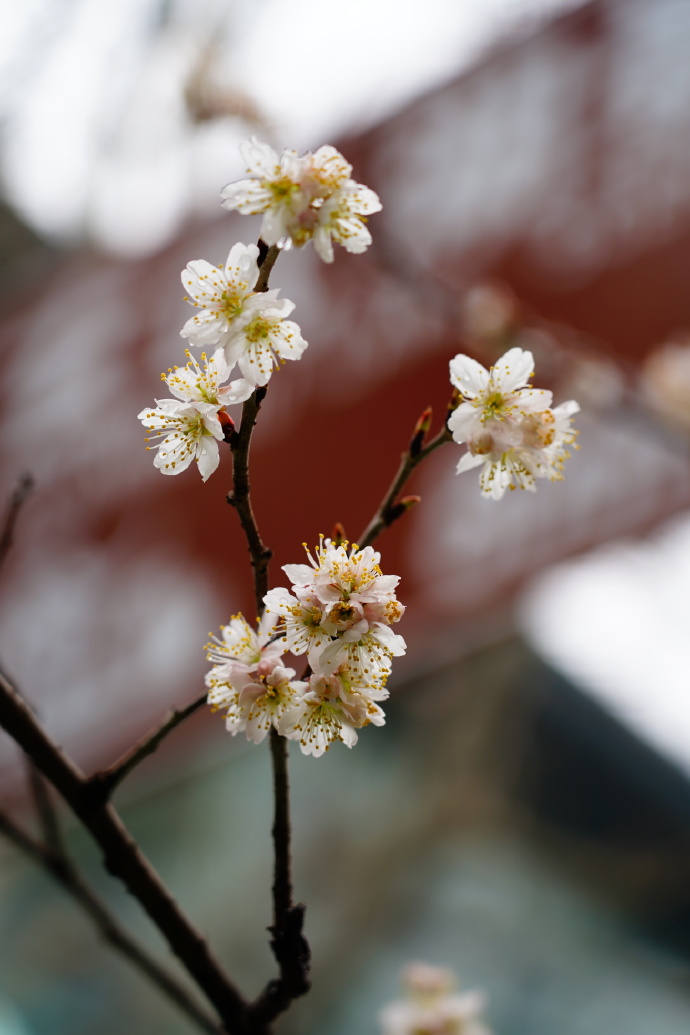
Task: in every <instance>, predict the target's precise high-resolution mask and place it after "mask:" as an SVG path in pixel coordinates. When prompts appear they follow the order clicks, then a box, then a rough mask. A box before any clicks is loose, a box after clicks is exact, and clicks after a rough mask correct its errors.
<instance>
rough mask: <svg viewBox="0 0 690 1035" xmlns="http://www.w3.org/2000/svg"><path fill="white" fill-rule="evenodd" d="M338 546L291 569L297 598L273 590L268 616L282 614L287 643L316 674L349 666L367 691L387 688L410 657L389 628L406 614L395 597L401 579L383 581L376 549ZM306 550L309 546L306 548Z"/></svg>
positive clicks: (327, 546)
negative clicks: (398, 664)
mask: <svg viewBox="0 0 690 1035" xmlns="http://www.w3.org/2000/svg"><path fill="white" fill-rule="evenodd" d="M347 546H348V544H346V543H341V544H340V545H336V544H335V543H333V542H332V541H331V540H330V539H323V538H322V539H321V541H320V543H319V546H318V547H317V549H316V550H315V556H313V555H312V554H311V553H310V552H309V550H308V549H307V557H308V558H309V561H310V564H286V565H285V566H284V568H283V571H284V572H285V574H286V575H287V576H288V578H289V579H290V581H291V582H292V584H293V585H292V589H293V592H292V593H289V592H288V590H286V589H283V588H278V589H272V590H269V592H268V593H267V594H266V596H265V597H264V602H265V604H266V608H267V610H269V611H271V612H273V613H275V614H278V615H279V616H280V620H281V623H280V624H281V629H282V631H283V634H284V642H285V644H286V647H287V649H288V650H290V651H292V653H293V654H304V653H305V652H307V653H308V655H309V662H310V664H311V665H312V668H315V669H316V668H317V665H318V666H319V667H320V669H321V670H322V671H323V672H324V673H334V672H335V671H336V670H337V669H338V668H339V667H340V666H341V665H345V666H346V667H347V668H348V669H349V670H350V672H351V673H352V676H353V679H354V680H355V681H356V682H357V683H359V684H361V685H363V686H378V685H383V684H385V681H386V679H387V677H388V675H389V674H390V670H391V659H392V658H393V657H396V656H399V655H401V654H404V653H405V641H404V639H403V638H402V636H398V635H396V634H395V633H393V632H392V630H391V629H390V626H391V625H392V624H393V623H395V622H397V621H399V620H400V618H401V617H402V615H403V613H404V611H405V608H404V606H403V605H402V604H400V603H399V601H398V600H397V599H396V596H395V588H396V586H397V584H398V581H399V578H398V576H397V575H383V574H382V572H381V569H380V567H379V561H380V554H379V553H377V552H376V551H375V550H374V549H372V547H371V546H367V547H365V548H364V549H363V550H360V549H359V547H357V546H356V545H353V546H352V548H351V550H350V552H349V553H348V549H347ZM305 549H306V546H305Z"/></svg>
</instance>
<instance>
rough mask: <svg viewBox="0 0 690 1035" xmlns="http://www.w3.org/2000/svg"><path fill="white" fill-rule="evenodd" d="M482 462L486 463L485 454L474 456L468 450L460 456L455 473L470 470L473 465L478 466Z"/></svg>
mask: <svg viewBox="0 0 690 1035" xmlns="http://www.w3.org/2000/svg"><path fill="white" fill-rule="evenodd" d="M483 463H486V457H485V456H474V454H473V453H470V452H469V451H468V452H467V453H465V455H464V456H463V457H461V458H460V460H459V462H458V466H457V467H456V468H455V473H456V474H462V473H463V471H471V470H472V469H473V468H475V467H480V466H481V465H482V464H483Z"/></svg>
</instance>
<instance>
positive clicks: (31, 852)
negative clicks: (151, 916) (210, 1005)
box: [0, 812, 222, 1035]
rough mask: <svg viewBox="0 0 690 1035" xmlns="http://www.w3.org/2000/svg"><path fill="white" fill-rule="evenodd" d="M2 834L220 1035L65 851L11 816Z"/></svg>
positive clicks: (205, 1027) (3, 821)
mask: <svg viewBox="0 0 690 1035" xmlns="http://www.w3.org/2000/svg"><path fill="white" fill-rule="evenodd" d="M0 833H3V834H4V835H5V836H6V837H7V838H8V839H9V840H10V841H12V843H13V844H14V845H16V846H17V848H19V849H21V851H23V852H24V853H25V854H26V855H28V856H30V857H31V858H32V859H33V860H34V861H35V862H36V863H38V864H39V866H42V867H43V869H44V870H47V871H48V872H49V873H50V874H51V876H52V877H54V878H55V880H56V881H57V882H58V883H59V884H61V885H62V887H63V888H64V889H65V891H66V892H67V893H68V894H69V895H71V896H72V898H73V899H74V900H75V902H78V903H79V905H80V906H81V907H82V909H83V910H84V911H85V912H86V913H87V914H88V916H89V917H90V918H91V919H92V920H93V922H94V923H95V925H96V927H97V928H98V930H99V931H100V933H101V935H102V936H103V938H104V939H105V941H106V942H108V943H109V944H110V945H111V946H112V947H113V948H114V949H116V950H117V952H119V953H120V954H121V955H122V956H124V957H125V958H126V959H128V960H129V961H130V963H132V964H133V966H135V967H136V968H138V969H139V970H140V971H143V972H144V973H145V974H146V975H147V977H149V978H150V979H151V981H152V982H153V983H154V984H155V985H157V986H158V988H159V989H160V990H161V991H162V992H163V993H164V994H165V995H166V996H167V997H168V998H169V999H171V1000H172V1001H173V1002H174V1003H175V1004H176V1005H177V1006H179V1008H180V1009H181V1010H183V1011H184V1013H186V1014H187V1016H188V1017H189V1018H190V1019H191V1020H193V1021H194V1022H195V1023H196V1024H197V1025H198V1027H199V1028H201V1030H202V1031H206V1032H209V1033H210V1035H221V1033H222V1028H221V1026H220V1022H219V1021H215V1020H214V1019H213V1017H211V1016H210V1014H207V1013H206V1011H205V1010H203V1009H202V1008H201V1007H200V1006H199V1005H198V1004H197V1003H195V1002H194V1000H193V999H192V998H191V997H190V996H189V995H188V993H187V991H186V990H185V989H184V988H183V987H182V985H181V984H180V983H179V982H178V981H177V980H176V978H175V977H173V975H172V974H170V973H169V972H168V971H167V970H165V968H164V967H161V966H160V964H159V963H157V962H156V960H154V959H153V957H152V956H150V955H149V954H148V953H147V952H146V951H145V950H144V949H142V948H141V946H139V945H137V943H136V942H135V941H134V939H133V938H132V937H131V936H130V935H129V934H128V933H127V932H126V931H125V929H124V928H123V927H122V926H121V925H120V924H119V923H118V921H117V920H116V918H115V917H114V916H113V915H112V913H111V912H110V911H109V909H108V908H107V907H106V906H105V905H104V903H103V902H101V900H100V899H99V898H98V896H97V895H96V894H95V892H94V891H93V890H92V889H91V888H90V887H89V886H88V884H86V882H85V881H84V880H83V878H82V877H81V875H80V874H79V872H78V871H77V869H76V868H75V866H74V864H73V863H72V861H71V860H70V859H69V858H68V856H67V855H66V853H65V852H64V850H63V851H60V852H56V851H54V850H53V848H52V847H51V846H50V845H44V844H41V843H40V842H39V841H37V840H35V839H34V838H33V837H31V836H30V835H29V834H27V833H25V831H23V830H21V829H20V828H19V827H18V826H17V825H16V824H15V823H13V822H12V820H11V819H10V818H9V816H7V815H5V814H4V813H2V812H0Z"/></svg>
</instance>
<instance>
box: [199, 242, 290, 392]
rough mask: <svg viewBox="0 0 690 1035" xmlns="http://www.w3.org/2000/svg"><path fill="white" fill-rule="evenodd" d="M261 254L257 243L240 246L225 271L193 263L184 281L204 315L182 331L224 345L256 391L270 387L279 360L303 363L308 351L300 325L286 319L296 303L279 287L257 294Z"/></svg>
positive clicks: (229, 358) (231, 362) (227, 355)
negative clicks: (283, 294)
mask: <svg viewBox="0 0 690 1035" xmlns="http://www.w3.org/2000/svg"><path fill="white" fill-rule="evenodd" d="M258 255H259V249H258V248H257V246H256V245H255V244H235V245H233V247H232V249H231V250H230V254H229V256H228V260H227V262H226V264H225V266H224V267H223V268H222V269H219V268H217V267H216V266H212V265H211V263H210V262H206V261H205V260H204V259H195V260H194V261H193V262H190V263H189V264H188V265H187V267H186V269H184V270H183V271H182V283H183V284H184V286H185V288H186V289H187V291H188V292H189V298H188V299H187V300H188V301H190V302H191V303H192V304H193V305H195V306H197V308H200V309H201V312H200V313H198V314H197V315H196V316H192V317H191V318H190V319H189V320H188V321H187V323H186V324H185V325H184V327H183V328H182V331H181V332H180V333H181V335H182V337H183V338H188V339H189V341H190V343H191V344H192V345H215V346H221V347H222V348H223V349H224V355H225V360H226V362H227V364H228V366H229V368H230V369H232V367H233V366H234V365H235V364H236V363H237V364H238V365H239V367H240V371H241V372H242V375H243V377H244V378H246V379H247V380H248V381H249V382H250V384H251V385H253V386H254V387H255V386H256V385H265V384H266V383H267V381H268V380H269V378H270V376H271V374H272V372H273V368H274V367H275V366H277V365H278V363H279V362H282V361H284V360H287V359H299V358H300V356H301V355H302V353H303V352H304V350H305V349H306V347H307V343H306V341H305V340H304V338H303V337H302V334H301V331H300V329H299V327H298V325H297V324H296V323H294V322H293V321H292V320H286V319H285V317H286V316H289V315H290V313H291V312H292V310H293V309H294V308H295V304H294V302H291V301H290V300H289V299H287V298H278V289H273V290H271V291H258V292H255V291H253V290H252V289H253V288H254V286H255V284H256V281H257V278H258V276H259V267H258V266H257V258H258ZM228 372H229V371H228Z"/></svg>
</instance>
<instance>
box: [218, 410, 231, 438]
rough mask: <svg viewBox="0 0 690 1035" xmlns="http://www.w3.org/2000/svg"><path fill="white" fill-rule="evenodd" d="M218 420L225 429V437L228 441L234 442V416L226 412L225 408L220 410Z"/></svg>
mask: <svg viewBox="0 0 690 1035" xmlns="http://www.w3.org/2000/svg"><path fill="white" fill-rule="evenodd" d="M218 420H219V422H220V426H221V428H222V429H223V438H224V439H225V441H226V442H232V439H233V436H234V434H235V422H234V420H233V419H232V417H231V416H230V415H229V414H228V413H226V412H225V410H219V411H218Z"/></svg>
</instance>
